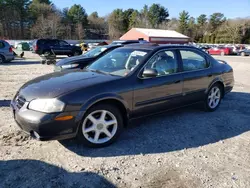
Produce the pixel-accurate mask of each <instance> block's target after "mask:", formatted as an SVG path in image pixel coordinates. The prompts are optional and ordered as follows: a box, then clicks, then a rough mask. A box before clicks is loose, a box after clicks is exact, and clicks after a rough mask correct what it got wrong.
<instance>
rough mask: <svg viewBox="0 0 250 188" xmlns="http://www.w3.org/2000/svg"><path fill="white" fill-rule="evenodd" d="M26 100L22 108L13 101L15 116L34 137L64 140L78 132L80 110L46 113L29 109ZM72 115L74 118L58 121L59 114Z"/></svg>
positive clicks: (23, 128) (24, 129) (43, 139)
mask: <svg viewBox="0 0 250 188" xmlns="http://www.w3.org/2000/svg"><path fill="white" fill-rule="evenodd" d="M27 106H28V102H26V103H25V104H24V105H23V106H22V107H21V108H20V109H19V108H18V107H17V106H16V104H15V101H12V102H11V108H12V110H13V116H14V119H15V121H16V123H17V125H18V126H19V127H20V128H21V129H22V130H23V131H24V132H25V133H27V134H29V135H30V136H32V137H33V138H35V139H37V140H41V141H47V140H63V139H68V138H73V137H75V136H76V134H77V130H78V125H79V123H80V120H77V118H75V117H77V114H78V112H68V113H65V112H64V113H53V114H46V113H42V112H37V111H33V110H29V109H28V108H27ZM65 115H71V116H73V117H74V118H73V119H71V120H66V121H56V120H55V118H56V117H58V116H65Z"/></svg>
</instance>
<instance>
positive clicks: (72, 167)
mask: <svg viewBox="0 0 250 188" xmlns="http://www.w3.org/2000/svg"><path fill="white" fill-rule="evenodd" d="M217 58H218V59H223V60H226V61H228V62H229V64H230V65H232V66H233V68H234V70H235V80H236V83H235V88H234V90H233V92H232V93H230V94H229V95H227V96H226V97H225V99H224V100H223V102H222V104H221V107H220V108H219V109H218V111H216V112H214V113H205V112H203V111H202V110H200V108H199V107H191V108H185V109H181V110H178V111H174V112H170V113H165V114H162V115H158V116H154V117H150V118H147V119H144V120H140V121H138V122H135V123H133V124H132V125H131V126H130V127H129V128H128V129H127V130H126V131H125V132H124V134H122V136H121V137H120V139H119V140H118V141H117V142H116V143H115V144H113V145H112V146H110V147H107V148H101V149H89V148H85V147H83V146H82V145H77V144H76V143H75V142H74V140H71V141H62V142H58V141H51V142H39V141H35V140H32V139H30V138H29V137H28V136H26V135H23V134H22V133H21V132H20V131H19V130H18V128H17V126H16V124H15V122H14V120H13V118H12V115H11V110H10V108H9V102H10V100H11V99H12V97H13V95H14V94H15V92H16V91H17V90H18V88H19V87H20V86H21V85H22V84H23V83H25V82H26V81H28V80H30V79H32V78H34V77H37V76H39V75H43V74H46V73H49V72H51V71H52V66H45V65H41V64H38V63H37V62H35V61H16V62H14V63H11V64H6V65H0V80H1V82H0V88H1V92H0V117H1V120H0V133H1V134H0V187H1V188H2V187H3V188H5V187H15V188H17V187H32V188H33V187H84V188H85V187H97V188H99V187H155V188H156V187H166V188H170V187H175V188H176V187H179V188H194V187H219V188H224V187H225V188H228V187H233V188H234V187H235V188H238V187H240V188H249V187H250V157H249V153H250V131H249V130H250V82H249V81H250V57H223V58H222V57H217Z"/></svg>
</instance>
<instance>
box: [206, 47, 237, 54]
mask: <svg viewBox="0 0 250 188" xmlns="http://www.w3.org/2000/svg"><path fill="white" fill-rule="evenodd" d="M207 53H209V54H210V55H221V56H224V55H231V54H232V53H233V52H232V48H229V47H223V46H218V47H214V48H210V49H208V50H207Z"/></svg>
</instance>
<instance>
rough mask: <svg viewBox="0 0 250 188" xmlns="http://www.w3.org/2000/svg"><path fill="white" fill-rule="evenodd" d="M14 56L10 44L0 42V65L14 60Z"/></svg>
mask: <svg viewBox="0 0 250 188" xmlns="http://www.w3.org/2000/svg"><path fill="white" fill-rule="evenodd" d="M14 58H15V56H14V53H13V50H12V47H11V46H10V44H9V43H8V42H6V41H4V40H0V64H1V63H5V62H10V61H12V60H14Z"/></svg>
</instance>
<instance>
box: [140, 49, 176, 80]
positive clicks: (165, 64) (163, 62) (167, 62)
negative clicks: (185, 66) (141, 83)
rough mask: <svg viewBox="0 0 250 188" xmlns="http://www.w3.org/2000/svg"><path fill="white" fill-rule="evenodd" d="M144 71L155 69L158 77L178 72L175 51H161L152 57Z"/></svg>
mask: <svg viewBox="0 0 250 188" xmlns="http://www.w3.org/2000/svg"><path fill="white" fill-rule="evenodd" d="M145 68H146V69H155V70H157V72H158V76H164V75H169V74H173V73H177V72H178V62H177V58H176V53H175V51H170V50H166V51H161V52H159V53H157V54H156V55H154V56H153V57H152V58H151V59H150V60H149V62H148V63H147V65H146V67H145Z"/></svg>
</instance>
